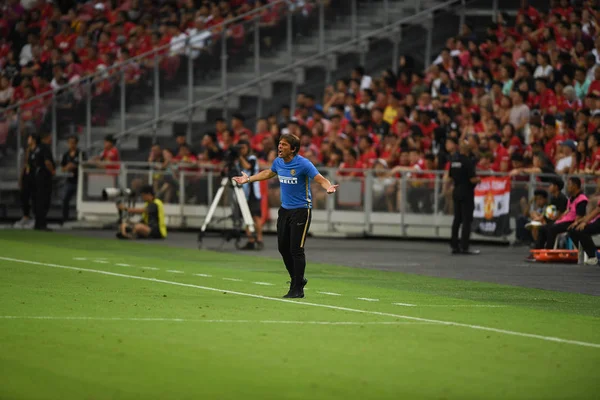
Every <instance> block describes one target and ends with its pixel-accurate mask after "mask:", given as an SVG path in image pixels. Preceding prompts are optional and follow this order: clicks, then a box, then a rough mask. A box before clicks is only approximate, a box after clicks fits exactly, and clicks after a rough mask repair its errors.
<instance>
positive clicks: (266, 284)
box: [252, 282, 275, 286]
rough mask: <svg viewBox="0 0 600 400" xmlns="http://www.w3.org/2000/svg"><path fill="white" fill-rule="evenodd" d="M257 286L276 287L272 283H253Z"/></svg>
mask: <svg viewBox="0 0 600 400" xmlns="http://www.w3.org/2000/svg"><path fill="white" fill-rule="evenodd" d="M252 283H254V284H255V285H262V286H275V285H273V284H272V283H268V282H252Z"/></svg>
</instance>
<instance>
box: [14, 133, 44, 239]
mask: <svg viewBox="0 0 600 400" xmlns="http://www.w3.org/2000/svg"><path fill="white" fill-rule="evenodd" d="M39 142H40V138H39V136H37V135H33V134H30V135H29V136H28V137H27V149H26V151H25V165H24V166H23V171H22V172H21V176H20V179H19V187H20V189H21V209H22V210H23V218H22V219H21V220H20V221H18V222H17V223H15V228H24V227H31V225H29V224H30V223H31V208H33V210H34V211H35V154H36V153H35V150H36V149H37V147H38V146H39Z"/></svg>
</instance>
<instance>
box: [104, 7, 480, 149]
mask: <svg viewBox="0 0 600 400" xmlns="http://www.w3.org/2000/svg"><path fill="white" fill-rule="evenodd" d="M471 1H473V0H471ZM455 3H456V4H461V3H462V1H461V0H447V1H445V2H444V3H441V4H438V5H436V6H433V7H431V8H428V9H427V10H423V11H420V12H418V13H416V14H414V15H411V16H409V17H405V18H402V19H400V20H398V21H396V22H394V23H391V24H389V25H387V26H384V27H383V28H379V29H376V30H374V31H371V32H369V33H366V34H363V35H361V36H360V37H358V38H355V39H351V40H349V41H347V42H345V43H341V44H338V45H335V46H333V47H330V48H328V49H326V50H324V51H321V52H319V53H317V54H315V55H312V56H310V57H307V58H304V59H302V60H298V61H296V62H294V63H292V64H290V65H287V66H285V67H282V68H280V69H278V70H276V71H273V72H269V73H266V74H264V75H260V76H259V77H256V78H253V79H250V80H248V81H247V82H245V83H242V84H240V85H237V86H234V87H232V88H228V89H226V90H225V91H222V92H219V93H217V94H214V95H212V96H209V97H208V98H204V99H201V100H197V101H195V102H194V103H192V104H191V105H187V106H184V107H182V108H181V109H179V110H177V111H172V112H170V113H167V114H163V115H161V116H160V118H158V119H155V118H153V119H150V120H148V121H146V122H144V123H141V124H139V125H137V126H134V127H131V128H129V129H127V130H125V131H124V132H121V133H120V134H119V135H117V136H116V138H120V137H127V136H128V135H131V134H132V133H134V132H137V131H139V130H142V129H146V128H148V127H151V126H154V125H155V124H157V123H159V122H160V121H162V120H166V119H169V118H172V117H175V116H178V115H181V114H185V113H187V112H189V111H191V110H193V109H195V108H197V107H199V106H200V105H202V104H204V105H206V104H211V103H213V102H216V101H217V100H220V99H222V98H224V97H229V96H231V95H232V94H234V93H236V92H239V91H241V90H244V89H247V88H250V87H252V86H256V85H257V84H259V83H260V82H262V81H265V80H269V79H270V78H272V77H275V76H277V75H281V74H283V73H286V72H289V71H292V70H294V69H296V68H299V67H302V66H303V65H305V64H308V63H310V62H313V61H315V60H318V59H320V58H323V57H325V56H327V55H329V54H332V53H335V52H339V51H342V50H345V49H347V48H351V47H353V46H355V45H357V44H359V43H361V42H363V41H365V40H368V39H370V38H373V37H375V36H378V35H381V34H382V33H388V32H389V31H393V30H395V29H397V28H398V27H399V26H401V25H402V24H406V23H410V22H414V21H415V20H419V19H420V18H423V17H427V16H429V15H430V14H432V13H434V12H435V11H439V10H441V9H444V8H447V7H448V6H451V5H453V4H455ZM97 143H99V142H97ZM92 147H94V143H92Z"/></svg>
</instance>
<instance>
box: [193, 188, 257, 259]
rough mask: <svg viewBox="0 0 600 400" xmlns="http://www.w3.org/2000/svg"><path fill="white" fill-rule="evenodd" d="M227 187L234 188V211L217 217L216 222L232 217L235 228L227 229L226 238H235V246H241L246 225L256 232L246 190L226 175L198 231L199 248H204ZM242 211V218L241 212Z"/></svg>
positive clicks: (226, 239)
mask: <svg viewBox="0 0 600 400" xmlns="http://www.w3.org/2000/svg"><path fill="white" fill-rule="evenodd" d="M227 188H230V189H233V194H234V195H233V197H232V202H231V203H232V204H231V206H232V207H231V208H232V213H231V215H229V216H227V217H223V218H219V219H217V220H216V221H215V222H217V223H218V222H221V221H224V220H227V219H231V220H232V221H233V228H232V229H230V230H229V231H225V232H224V234H223V237H224V240H225V241H227V242H229V241H230V240H232V239H235V247H236V248H238V249H239V248H241V245H240V241H241V239H242V235H243V234H242V228H243V226H246V227H247V228H248V229H249V230H250V232H251V233H252V234H254V220H253V219H252V214H251V213H250V207H248V202H247V201H246V195H245V194H244V190H243V189H242V187H241V186H239V185H238V184H237V183H236V182H235V181H234V180H233V179H232V178H229V177H227V176H224V177H223V178H222V179H221V187H219V190H217V194H216V195H215V198H214V199H213V202H212V204H211V205H210V207H209V209H208V214H206V218H205V219H204V224H202V227H201V228H200V233H198V248H199V249H201V248H202V240H203V239H204V236H205V232H206V228H207V227H208V225H209V224H210V223H211V222H212V219H213V217H214V214H215V211H216V210H217V206H218V205H219V202H220V201H221V197H223V194H224V193H225V190H226V189H227ZM240 211H241V218H240V215H239V212H240Z"/></svg>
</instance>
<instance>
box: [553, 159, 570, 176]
mask: <svg viewBox="0 0 600 400" xmlns="http://www.w3.org/2000/svg"><path fill="white" fill-rule="evenodd" d="M572 164H573V156H572V155H569V156H566V157H563V158H561V159H560V160H558V162H557V163H556V172H557V173H559V174H562V173H563V172H564V169H565V168H571V165H572Z"/></svg>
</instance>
